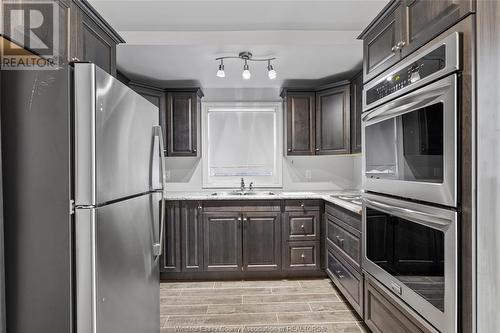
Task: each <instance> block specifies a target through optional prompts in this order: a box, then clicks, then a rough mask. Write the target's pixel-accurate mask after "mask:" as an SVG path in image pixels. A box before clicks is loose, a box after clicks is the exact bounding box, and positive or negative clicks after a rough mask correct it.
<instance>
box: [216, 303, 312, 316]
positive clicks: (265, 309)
mask: <svg viewBox="0 0 500 333" xmlns="http://www.w3.org/2000/svg"><path fill="white" fill-rule="evenodd" d="M299 311H311V308H310V307H309V304H307V303H268V304H258V303H257V304H234V305H209V306H208V313H209V314H225V313H242V314H246V313H276V312H285V313H286V312H299Z"/></svg>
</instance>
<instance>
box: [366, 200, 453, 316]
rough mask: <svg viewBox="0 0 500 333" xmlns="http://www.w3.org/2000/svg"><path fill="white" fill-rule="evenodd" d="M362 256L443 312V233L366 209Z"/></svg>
mask: <svg viewBox="0 0 500 333" xmlns="http://www.w3.org/2000/svg"><path fill="white" fill-rule="evenodd" d="M366 228H367V229H366V256H367V258H368V259H369V260H370V261H372V262H373V263H375V264H376V265H378V266H379V267H380V268H382V269H383V270H385V271H386V272H388V273H389V274H391V275H392V276H394V278H395V279H398V280H399V281H400V282H401V283H403V284H405V285H406V286H408V287H409V288H411V289H412V290H413V291H415V292H416V293H417V294H419V295H420V296H422V297H423V298H424V299H426V300H427V301H428V302H429V303H431V304H432V305H433V306H434V307H436V308H438V309H439V310H441V311H442V312H444V296H445V295H444V233H443V232H442V231H439V230H436V229H433V228H430V227H426V226H424V225H422V224H419V223H415V222H412V221H409V220H405V219H402V218H400V217H396V216H392V215H390V214H387V213H384V212H381V211H378V210H376V209H372V208H369V207H367V208H366Z"/></svg>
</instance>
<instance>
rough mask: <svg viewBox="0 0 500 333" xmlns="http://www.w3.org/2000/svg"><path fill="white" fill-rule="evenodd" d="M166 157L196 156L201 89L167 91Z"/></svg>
mask: <svg viewBox="0 0 500 333" xmlns="http://www.w3.org/2000/svg"><path fill="white" fill-rule="evenodd" d="M166 94H167V113H166V114H167V116H166V130H165V131H164V132H165V133H167V145H166V150H167V156H198V126H197V125H198V119H199V114H200V109H201V98H202V97H203V93H202V91H201V89H176V90H168V91H167V93H166Z"/></svg>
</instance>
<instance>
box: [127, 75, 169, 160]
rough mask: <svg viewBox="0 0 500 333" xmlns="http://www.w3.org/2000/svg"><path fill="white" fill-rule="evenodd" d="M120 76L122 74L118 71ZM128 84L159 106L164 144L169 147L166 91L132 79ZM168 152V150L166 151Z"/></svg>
mask: <svg viewBox="0 0 500 333" xmlns="http://www.w3.org/2000/svg"><path fill="white" fill-rule="evenodd" d="M118 74H119V75H118V78H120V77H121V76H122V75H121V74H120V73H119V72H118ZM128 86H129V87H130V88H132V89H133V90H134V91H135V92H137V93H138V94H139V95H141V96H142V97H144V98H145V99H147V100H148V101H149V102H151V103H152V104H154V105H155V106H157V107H158V110H159V119H158V121H159V123H160V125H161V127H162V129H163V140H164V141H163V146H164V147H167V136H168V132H167V126H166V122H165V111H166V98H165V91H164V90H163V89H161V88H157V87H153V86H149V85H146V84H143V83H138V82H134V81H131V82H129V83H128ZM165 153H166V152H165Z"/></svg>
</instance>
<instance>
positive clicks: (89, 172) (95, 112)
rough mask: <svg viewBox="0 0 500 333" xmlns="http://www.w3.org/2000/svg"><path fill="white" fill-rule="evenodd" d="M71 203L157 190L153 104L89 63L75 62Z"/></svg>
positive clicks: (93, 202)
mask: <svg viewBox="0 0 500 333" xmlns="http://www.w3.org/2000/svg"><path fill="white" fill-rule="evenodd" d="M74 94H75V95H74V103H75V105H74V109H75V159H76V163H75V172H76V179H75V204H76V205H77V206H81V205H83V206H87V205H99V204H103V203H107V202H110V201H114V200H117V199H121V198H126V197H129V196H133V195H137V194H141V193H146V192H149V191H151V190H154V189H160V188H161V185H160V179H159V173H160V172H159V170H160V169H159V165H158V163H159V158H160V154H159V148H158V145H159V142H158V138H157V137H156V136H155V131H154V128H153V127H154V126H158V125H159V111H158V108H157V107H156V106H154V105H153V104H151V103H150V102H148V101H147V100H146V99H144V98H143V97H142V96H140V95H139V94H137V93H136V92H134V91H133V90H131V89H129V88H128V87H127V86H125V85H124V84H123V83H121V82H120V81H118V80H116V79H115V78H114V77H112V76H111V75H109V74H108V73H106V72H104V71H103V70H102V69H100V68H99V67H97V66H95V65H94V64H83V63H82V64H75V70H74Z"/></svg>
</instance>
